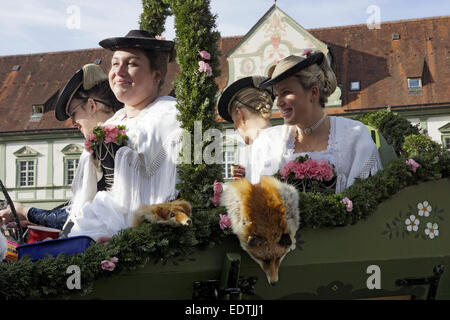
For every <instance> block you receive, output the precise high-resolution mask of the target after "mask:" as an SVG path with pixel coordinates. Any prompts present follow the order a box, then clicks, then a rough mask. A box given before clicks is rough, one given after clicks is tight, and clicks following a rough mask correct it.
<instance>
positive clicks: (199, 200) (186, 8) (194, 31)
mask: <svg viewBox="0 0 450 320" xmlns="http://www.w3.org/2000/svg"><path fill="white" fill-rule="evenodd" d="M171 7H172V11H173V13H174V15H175V28H176V39H175V48H176V51H177V60H178V64H179V65H180V67H181V70H183V72H180V73H179V74H178V76H177V79H176V82H175V87H176V97H177V108H178V110H180V121H181V123H182V127H183V128H184V129H186V130H187V131H188V132H189V133H191V136H192V137H195V135H194V132H195V131H198V132H195V134H196V135H197V136H198V135H199V134H201V137H204V133H205V131H207V130H209V129H213V128H216V129H220V124H219V123H218V122H217V121H215V105H216V93H217V91H218V87H217V84H216V82H215V81H214V78H215V77H217V76H219V74H220V70H219V55H220V53H219V49H218V47H217V43H218V40H219V37H220V34H219V32H218V31H216V30H215V28H216V24H215V18H216V17H215V16H214V15H212V14H211V11H210V1H209V0H187V1H184V0H183V1H182V0H172V1H171ZM199 51H207V52H208V53H210V55H211V59H210V60H209V61H208V63H209V65H210V66H211V68H212V76H209V75H208V73H206V72H200V71H199V61H200V56H199V54H198V52H199ZM197 121H198V122H197ZM195 122H197V123H200V124H201V129H197V130H196V129H195ZM194 140H195V139H194V138H191V141H190V143H191V148H190V150H194V151H195V150H196V149H195V147H194ZM198 140H199V141H200V142H198V141H196V142H197V148H199V149H200V145H201V149H200V150H204V147H205V146H206V145H207V144H209V142H210V141H208V139H201V138H200V139H198ZM196 160H197V161H194V159H192V162H194V163H193V164H191V163H189V164H181V165H179V166H178V174H179V177H180V179H181V181H182V182H181V183H180V184H179V185H178V186H177V187H178V189H179V190H180V195H181V198H183V199H185V200H188V201H190V202H192V203H195V204H199V205H207V204H208V203H209V198H210V197H211V196H212V190H213V189H212V185H213V183H214V181H215V180H222V178H221V177H222V168H221V166H220V164H208V165H206V164H205V163H204V161H198V160H199V159H196ZM200 160H201V159H200Z"/></svg>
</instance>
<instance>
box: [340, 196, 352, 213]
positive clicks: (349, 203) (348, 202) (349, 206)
mask: <svg viewBox="0 0 450 320" xmlns="http://www.w3.org/2000/svg"><path fill="white" fill-rule="evenodd" d="M342 201H343V202H344V203H345V204H346V205H347V207H346V208H345V210H347V212H351V211H352V210H353V202H352V200H350V199H349V198H347V197H345V198H344V199H342Z"/></svg>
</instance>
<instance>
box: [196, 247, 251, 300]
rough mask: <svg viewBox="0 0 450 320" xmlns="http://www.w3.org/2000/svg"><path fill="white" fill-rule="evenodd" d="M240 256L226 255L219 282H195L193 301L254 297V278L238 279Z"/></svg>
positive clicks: (234, 254)
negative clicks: (243, 295) (244, 295)
mask: <svg viewBox="0 0 450 320" xmlns="http://www.w3.org/2000/svg"><path fill="white" fill-rule="evenodd" d="M240 266H241V256H240V255H239V254H237V253H227V254H226V255H225V261H224V264H223V267H222V274H221V278H220V280H207V281H195V282H194V292H193V294H192V299H193V300H202V299H213V300H218V299H220V300H241V299H242V294H246V295H254V294H255V285H256V281H257V278H256V277H240V276H239V272H240Z"/></svg>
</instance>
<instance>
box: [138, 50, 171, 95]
mask: <svg viewBox="0 0 450 320" xmlns="http://www.w3.org/2000/svg"><path fill="white" fill-rule="evenodd" d="M141 50H142V51H143V52H144V54H145V56H146V57H147V59H148V61H149V65H150V70H152V71H159V72H161V81H160V82H159V86H158V90H160V89H161V88H162V86H163V84H164V80H165V78H166V74H167V66H168V64H169V62H172V61H174V60H175V56H176V51H175V49H173V50H172V51H170V52H167V51H156V50H143V49H141Z"/></svg>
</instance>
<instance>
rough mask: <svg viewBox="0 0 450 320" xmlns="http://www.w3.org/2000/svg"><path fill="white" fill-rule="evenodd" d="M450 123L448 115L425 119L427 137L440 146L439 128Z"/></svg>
mask: <svg viewBox="0 0 450 320" xmlns="http://www.w3.org/2000/svg"><path fill="white" fill-rule="evenodd" d="M449 122H450V115H449V116H444V117H431V118H428V119H427V125H428V135H429V136H430V137H431V139H433V140H434V141H436V142H438V143H441V144H442V139H441V136H442V135H441V133H440V132H439V128H440V127H442V126H444V125H446V124H447V123H449Z"/></svg>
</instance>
